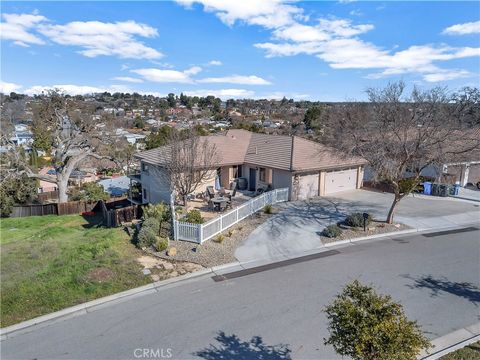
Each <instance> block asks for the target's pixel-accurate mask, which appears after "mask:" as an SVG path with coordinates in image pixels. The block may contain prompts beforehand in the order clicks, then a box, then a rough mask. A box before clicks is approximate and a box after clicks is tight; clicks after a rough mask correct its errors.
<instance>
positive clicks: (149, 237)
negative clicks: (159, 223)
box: [137, 226, 158, 248]
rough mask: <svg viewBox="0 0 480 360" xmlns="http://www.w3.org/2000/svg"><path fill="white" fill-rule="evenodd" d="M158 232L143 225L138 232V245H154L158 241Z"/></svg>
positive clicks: (141, 246)
mask: <svg viewBox="0 0 480 360" xmlns="http://www.w3.org/2000/svg"><path fill="white" fill-rule="evenodd" d="M157 234H158V233H157V232H155V231H154V230H153V229H152V228H151V227H148V226H142V227H141V228H140V231H139V232H138V241H137V246H138V247H140V248H143V247H148V246H152V245H153V244H155V242H156V241H157Z"/></svg>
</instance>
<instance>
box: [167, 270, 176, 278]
mask: <svg viewBox="0 0 480 360" xmlns="http://www.w3.org/2000/svg"><path fill="white" fill-rule="evenodd" d="M168 276H170V277H175V276H178V272H176V271H172V272H171V273H170V274H168Z"/></svg>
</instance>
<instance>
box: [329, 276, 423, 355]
mask: <svg viewBox="0 0 480 360" xmlns="http://www.w3.org/2000/svg"><path fill="white" fill-rule="evenodd" d="M325 312H326V314H327V319H328V322H329V323H328V330H329V333H330V337H329V338H328V339H324V342H325V345H332V346H333V348H334V349H335V351H336V352H337V353H338V354H339V355H342V356H348V357H350V358H352V359H354V360H374V359H377V360H378V359H391V360H404V359H405V360H414V359H416V358H417V355H418V354H419V353H420V351H421V350H422V349H428V348H429V347H431V344H430V342H429V341H428V339H427V338H426V337H425V336H424V335H423V333H422V331H421V329H420V327H419V326H418V324H417V323H416V322H415V321H410V320H408V319H407V317H406V316H405V313H404V311H403V308H402V306H401V305H400V304H398V303H396V302H394V301H393V300H392V298H391V297H390V296H388V295H378V294H377V293H376V292H375V291H374V289H372V288H371V287H369V286H365V285H362V284H360V283H359V282H358V280H355V281H354V282H353V283H351V284H349V285H347V286H346V287H345V288H344V289H343V291H342V293H341V294H339V295H338V296H337V297H336V298H335V300H334V301H333V303H332V304H330V305H328V306H327V307H326V308H325Z"/></svg>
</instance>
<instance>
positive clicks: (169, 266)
mask: <svg viewBox="0 0 480 360" xmlns="http://www.w3.org/2000/svg"><path fill="white" fill-rule="evenodd" d="M162 265H163V268H164V269H165V270H173V264H172V263H169V262H168V261H165V262H164V263H162Z"/></svg>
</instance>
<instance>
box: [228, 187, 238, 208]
mask: <svg viewBox="0 0 480 360" xmlns="http://www.w3.org/2000/svg"><path fill="white" fill-rule="evenodd" d="M236 194H237V187H235V188H234V189H233V192H232V193H231V194H228V195H227V198H228V201H227V205H228V206H230V207H232V198H233V197H235V195H236Z"/></svg>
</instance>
